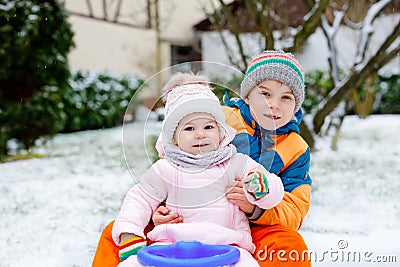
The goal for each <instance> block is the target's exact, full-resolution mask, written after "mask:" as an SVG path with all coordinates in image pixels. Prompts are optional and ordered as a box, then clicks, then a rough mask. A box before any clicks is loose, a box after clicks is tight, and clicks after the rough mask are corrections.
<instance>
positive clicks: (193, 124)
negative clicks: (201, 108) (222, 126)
mask: <svg viewBox="0 0 400 267" xmlns="http://www.w3.org/2000/svg"><path fill="white" fill-rule="evenodd" d="M174 142H175V143H176V144H177V145H178V146H179V148H180V149H181V150H183V151H185V152H187V153H190V154H192V155H198V154H204V153H208V152H211V151H214V150H216V149H217V148H218V146H219V142H220V135H219V127H218V124H217V122H216V121H215V119H214V117H213V116H212V115H211V114H208V113H205V112H196V113H192V114H189V115H186V116H185V117H183V119H182V120H181V121H180V122H179V124H178V126H177V127H176V130H175V134H174Z"/></svg>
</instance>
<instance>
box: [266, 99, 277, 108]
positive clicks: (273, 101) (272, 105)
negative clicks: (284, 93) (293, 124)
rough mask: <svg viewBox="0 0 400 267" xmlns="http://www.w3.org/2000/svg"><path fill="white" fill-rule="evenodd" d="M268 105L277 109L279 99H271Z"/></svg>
mask: <svg viewBox="0 0 400 267" xmlns="http://www.w3.org/2000/svg"><path fill="white" fill-rule="evenodd" d="M268 106H269V108H270V109H276V108H278V107H279V102H278V100H277V99H274V98H272V99H269V101H268Z"/></svg>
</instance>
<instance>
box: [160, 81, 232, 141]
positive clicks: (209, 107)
mask: <svg viewBox="0 0 400 267" xmlns="http://www.w3.org/2000/svg"><path fill="white" fill-rule="evenodd" d="M208 83H209V82H208V80H207V78H205V77H203V76H196V75H193V74H187V73H177V74H175V75H174V76H172V77H171V79H170V80H169V81H168V82H167V83H166V84H165V86H164V87H163V89H162V93H163V100H164V102H165V118H164V122H163V140H164V141H166V142H168V143H172V142H173V137H174V133H175V130H176V127H177V126H178V124H179V122H180V120H181V119H182V118H183V117H184V116H186V115H188V114H191V113H194V112H206V113H209V114H211V115H212V116H213V117H214V118H215V120H216V121H217V123H218V125H219V127H220V134H221V136H224V133H225V129H226V119H225V114H224V112H223V111H222V108H221V104H220V102H219V100H218V97H217V96H216V95H215V94H214V93H213V92H212V88H211V87H210V86H209V85H208ZM221 128H222V129H221ZM164 138H165V139H164Z"/></svg>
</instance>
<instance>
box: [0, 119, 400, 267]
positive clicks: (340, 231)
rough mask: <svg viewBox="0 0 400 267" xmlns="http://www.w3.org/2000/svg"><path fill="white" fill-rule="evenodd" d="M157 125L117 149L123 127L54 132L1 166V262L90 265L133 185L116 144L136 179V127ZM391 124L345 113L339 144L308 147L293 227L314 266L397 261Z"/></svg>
mask: <svg viewBox="0 0 400 267" xmlns="http://www.w3.org/2000/svg"><path fill="white" fill-rule="evenodd" d="M159 126H160V125H159V123H153V124H150V125H149V124H148V125H146V126H145V125H144V124H143V123H142V122H135V123H132V124H128V125H127V126H126V131H124V136H125V141H124V144H125V145H124V148H122V136H123V134H122V127H117V128H113V129H107V130H97V131H86V132H79V133H73V134H60V135H57V136H56V137H55V138H54V139H52V140H51V141H49V142H48V143H47V144H45V145H42V146H40V147H37V148H35V151H36V152H39V153H40V154H42V155H46V156H48V157H47V158H42V159H31V160H21V161H17V162H12V163H4V164H0V177H1V185H0V203H1V205H0V207H1V208H0V233H1V239H0V251H1V252H0V266H1V267H5V266H30V267H36V266H40V267H43V266H44V267H47V266H49V267H50V266H51V267H55V266H57V267H58V266H60V267H63V266H69V267H70V266H90V265H91V262H92V259H93V255H94V252H95V249H96V246H97V242H98V239H99V237H100V234H101V230H102V229H103V227H104V226H105V225H106V224H107V223H108V222H109V221H110V220H112V219H113V218H114V217H115V216H116V214H117V212H118V210H119V208H120V205H121V203H122V200H123V197H124V196H125V193H126V191H127V190H128V189H129V187H130V186H131V185H132V184H133V178H132V177H131V175H130V172H129V171H128V170H127V167H126V163H125V160H124V157H123V152H122V151H126V152H127V153H129V158H128V160H127V162H129V166H131V167H132V170H131V172H132V173H133V174H134V175H135V177H137V176H138V175H139V174H140V173H142V172H143V171H144V170H145V169H146V168H147V167H148V166H149V164H150V161H149V159H148V157H147V153H148V152H149V151H150V152H151V150H148V148H149V144H148V143H147V144H146V145H145V144H144V142H143V140H145V139H144V138H143V133H144V132H145V133H146V134H150V135H156V133H157V132H158V131H159V128H160V127H159ZM399 130H400V116H399V115H375V116H370V117H369V118H367V119H365V120H360V119H358V118H357V117H354V116H349V117H346V119H345V121H344V125H343V129H342V134H341V137H340V139H339V145H338V146H339V150H338V151H336V152H333V151H328V150H323V151H318V152H315V153H313V154H312V165H311V170H310V174H311V176H312V179H313V192H312V204H311V208H310V212H309V214H308V216H307V218H306V220H305V222H304V224H303V227H302V229H301V234H302V235H303V237H304V238H305V240H306V242H307V244H308V245H309V251H310V253H311V255H312V260H313V262H314V263H313V266H398V262H400V242H399V240H398V238H399V237H400V207H399V206H400V194H399V192H400V135H399V133H398V132H399ZM349 255H350V256H349ZM354 255H356V256H357V255H361V256H360V262H354V261H357V259H358V258H357V257H355V256H354ZM378 256H385V257H384V258H382V257H381V258H378ZM390 256H395V257H396V258H393V257H392V258H390ZM348 257H350V260H346V259H347V258H348ZM353 258H354V259H356V260H352V259H353ZM377 259H380V260H391V261H393V260H396V261H397V263H386V264H382V263H379V264H378V263H376V262H375V263H374V262H373V261H374V260H377ZM368 261H371V262H368Z"/></svg>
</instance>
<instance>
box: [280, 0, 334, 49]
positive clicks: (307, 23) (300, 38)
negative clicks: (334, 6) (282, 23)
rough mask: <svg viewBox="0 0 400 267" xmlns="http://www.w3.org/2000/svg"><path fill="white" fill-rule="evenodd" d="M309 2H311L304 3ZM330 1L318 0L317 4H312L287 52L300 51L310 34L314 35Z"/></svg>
mask: <svg viewBox="0 0 400 267" xmlns="http://www.w3.org/2000/svg"><path fill="white" fill-rule="evenodd" d="M306 2H310V3H309V4H311V2H312V1H306ZM329 2H330V0H320V1H319V3H315V2H314V6H311V8H310V12H308V14H307V15H306V16H305V17H304V22H303V25H302V27H301V29H300V30H299V31H298V32H297V33H296V35H295V36H294V40H293V45H292V47H290V48H288V49H287V50H288V51H290V52H296V51H299V50H300V47H301V45H302V44H304V42H305V40H307V39H308V37H310V36H311V35H312V34H314V32H315V30H316V28H317V27H318V26H319V25H320V24H321V20H320V18H321V16H322V14H324V12H325V10H326V8H327V7H328V5H329Z"/></svg>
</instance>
